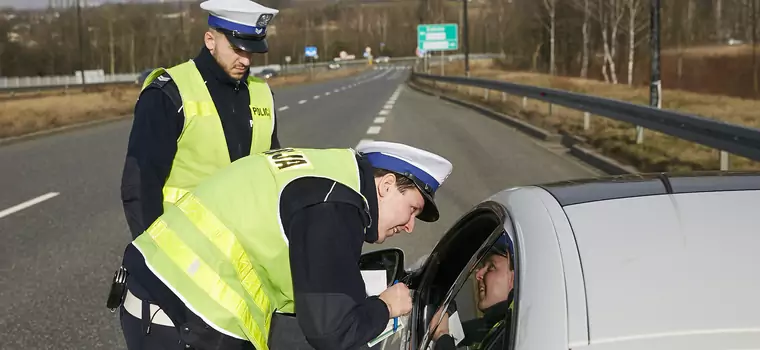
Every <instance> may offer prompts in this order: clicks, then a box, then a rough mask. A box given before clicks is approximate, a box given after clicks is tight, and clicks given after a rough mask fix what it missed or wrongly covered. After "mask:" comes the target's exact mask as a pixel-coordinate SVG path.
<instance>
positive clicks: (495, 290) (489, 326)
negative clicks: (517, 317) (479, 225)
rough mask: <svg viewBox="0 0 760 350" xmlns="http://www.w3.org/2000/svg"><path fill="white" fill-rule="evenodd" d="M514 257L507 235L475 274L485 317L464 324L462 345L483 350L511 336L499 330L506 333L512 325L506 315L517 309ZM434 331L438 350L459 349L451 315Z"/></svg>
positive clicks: (493, 248) (503, 236)
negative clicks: (482, 347) (451, 323)
mask: <svg viewBox="0 0 760 350" xmlns="http://www.w3.org/2000/svg"><path fill="white" fill-rule="evenodd" d="M513 257H514V250H513V247H512V241H511V239H510V238H509V237H508V236H507V234H506V233H503V234H502V235H501V237H499V239H498V240H497V241H496V243H495V244H494V245H493V246H492V247H491V249H490V250H489V252H488V253H487V255H486V257H485V258H484V259H483V261H482V262H481V264H480V265H479V266H478V267H477V269H476V272H475V279H476V280H477V284H478V303H477V307H478V309H479V310H480V311H482V312H483V317H481V318H476V319H473V320H469V321H465V322H463V323H462V329H463V331H464V339H463V340H462V341H461V342H460V343H459V344H458V346H460V347H462V346H470V347H471V348H472V349H480V348H481V344H482V345H486V344H490V343H493V342H494V341H496V340H498V338H499V337H502V338H505V337H507V334H508V332H504V331H499V330H504V329H505V327H508V326H509V325H508V322H505V320H506V319H508V318H507V317H505V316H506V315H507V314H508V313H511V312H512V307H513V306H514V301H513V293H512V287H513V285H514V275H515V272H514V264H513ZM440 312H441V310H438V312H436V314H435V315H434V316H433V319H432V321H431V323H434V322H437V320H438V319H439V318H440ZM431 329H435V332H434V333H433V339H434V340H435V347H434V348H433V349H434V350H447V349H456V348H457V345H456V343H455V341H454V338H453V337H452V336H451V335H450V334H449V315H448V313H446V314H445V315H444V316H443V319H441V322H440V325H439V326H438V327H437V328H435V327H431ZM506 329H508V328H506ZM502 340H505V339H502Z"/></svg>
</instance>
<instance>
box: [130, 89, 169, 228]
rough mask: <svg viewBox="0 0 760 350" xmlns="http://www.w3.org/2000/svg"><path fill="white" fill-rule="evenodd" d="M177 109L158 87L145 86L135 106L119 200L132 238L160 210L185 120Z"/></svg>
mask: <svg viewBox="0 0 760 350" xmlns="http://www.w3.org/2000/svg"><path fill="white" fill-rule="evenodd" d="M178 109H179V107H178V106H175V105H174V103H173V102H172V101H171V99H170V98H169V97H168V96H167V95H166V94H165V93H164V92H163V91H161V90H160V89H158V88H149V89H147V90H145V91H144V92H143V93H142V94H141V96H140V99H139V100H138V102H137V104H136V106H135V113H134V121H133V123H132V130H131V132H130V134H129V143H128V145H127V155H126V160H125V162H124V169H123V173H122V179H121V200H122V205H123V207H124V213H125V216H126V219H127V224H128V225H129V229H130V231H131V232H132V238H136V237H137V236H139V235H140V234H141V233H142V232H143V231H145V229H147V228H148V226H150V224H152V223H153V221H155V220H156V219H157V218H158V217H159V216H160V215H161V214H162V213H163V207H162V202H163V194H162V188H163V186H164V183H165V182H166V179H167V177H168V176H169V170H170V169H171V165H172V161H173V160H174V155H175V154H176V152H177V139H178V137H179V134H180V132H181V131H182V125H183V123H184V118H183V116H182V115H181V114H180V112H179V111H178Z"/></svg>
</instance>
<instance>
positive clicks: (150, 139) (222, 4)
mask: <svg viewBox="0 0 760 350" xmlns="http://www.w3.org/2000/svg"><path fill="white" fill-rule="evenodd" d="M200 6H201V8H203V9H205V10H207V11H209V16H208V26H209V30H208V31H207V32H206V33H205V34H204V42H205V45H204V46H203V47H202V48H201V51H200V53H199V54H198V56H197V57H195V58H194V59H192V60H189V61H187V62H184V63H181V64H179V65H177V66H174V67H171V68H168V69H163V68H159V69H155V70H154V71H153V72H152V73H151V74H150V75H149V76H148V77H147V78H146V79H145V82H144V84H143V90H142V92H141V94H140V97H139V99H138V101H137V103H136V105H135V112H134V115H135V117H134V122H133V125H132V131H131V134H130V136H129V145H128V146H127V156H126V162H125V164H124V172H123V175H122V185H121V196H122V202H123V205H124V211H125V214H126V219H127V223H128V225H129V228H130V231H131V232H132V238H133V239H134V238H135V237H137V235H139V234H140V233H142V232H143V231H144V230H145V229H146V228H147V227H148V226H149V225H150V224H151V223H152V222H153V221H154V220H155V219H156V218H158V216H159V215H161V213H162V212H163V209H164V208H163V207H164V206H165V205H167V204H168V203H172V202H174V201H176V200H177V199H178V198H179V197H180V196H181V195H182V194H183V193H184V192H186V191H187V190H189V189H192V188H193V187H194V186H195V185H197V184H198V182H200V180H202V179H204V178H205V177H207V176H209V175H211V174H212V173H214V172H215V171H217V170H218V169H220V168H222V167H224V166H226V165H228V164H230V163H231V162H233V161H235V160H237V159H239V158H241V157H244V156H246V155H248V154H250V153H255V152H262V151H266V150H269V149H272V148H279V147H280V142H279V140H278V138H277V123H276V118H275V111H274V98H273V95H272V91H271V90H270V89H269V86H268V85H267V83H266V81H265V80H262V79H258V78H254V77H251V76H249V66H250V65H251V59H252V56H253V54H255V53H264V52H267V51H268V44H267V41H266V27H267V24H268V23H269V21H270V20H271V19H272V18H273V17H274V16H275V15H276V14H277V13H278V11H277V10H275V9H271V8H267V7H264V6H261V5H259V4H257V3H255V2H251V1H248V0H209V1H205V2H203V3H201V5H200Z"/></svg>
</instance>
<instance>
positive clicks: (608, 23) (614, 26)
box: [598, 0, 625, 84]
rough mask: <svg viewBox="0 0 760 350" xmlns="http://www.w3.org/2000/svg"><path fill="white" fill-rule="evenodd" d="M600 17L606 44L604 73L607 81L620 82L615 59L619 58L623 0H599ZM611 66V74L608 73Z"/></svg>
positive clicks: (604, 44)
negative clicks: (619, 33)
mask: <svg viewBox="0 0 760 350" xmlns="http://www.w3.org/2000/svg"><path fill="white" fill-rule="evenodd" d="M598 9H599V18H600V21H599V22H600V25H601V29H602V43H603V46H604V64H603V65H602V75H604V78H605V81H607V82H610V81H611V82H612V83H613V84H617V83H618V79H617V69H616V68H615V60H616V59H617V42H618V41H617V37H618V29H619V28H620V22H621V21H622V20H623V15H624V14H625V7H624V6H623V0H599V7H598ZM608 31H609V32H608ZM607 67H609V75H608V74H607Z"/></svg>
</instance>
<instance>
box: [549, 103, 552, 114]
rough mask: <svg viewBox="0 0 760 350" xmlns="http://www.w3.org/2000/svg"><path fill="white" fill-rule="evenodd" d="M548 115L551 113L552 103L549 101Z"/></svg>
mask: <svg viewBox="0 0 760 350" xmlns="http://www.w3.org/2000/svg"><path fill="white" fill-rule="evenodd" d="M549 115H552V104H551V103H549Z"/></svg>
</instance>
